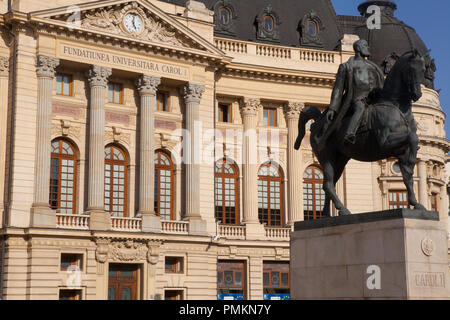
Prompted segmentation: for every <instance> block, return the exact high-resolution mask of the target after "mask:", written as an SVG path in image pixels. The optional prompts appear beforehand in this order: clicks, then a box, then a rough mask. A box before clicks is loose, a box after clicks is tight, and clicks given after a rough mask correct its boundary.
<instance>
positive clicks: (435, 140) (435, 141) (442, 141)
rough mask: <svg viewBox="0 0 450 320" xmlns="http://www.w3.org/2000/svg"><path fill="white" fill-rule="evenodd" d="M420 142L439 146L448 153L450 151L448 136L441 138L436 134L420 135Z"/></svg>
mask: <svg viewBox="0 0 450 320" xmlns="http://www.w3.org/2000/svg"><path fill="white" fill-rule="evenodd" d="M419 142H420V143H423V144H430V145H432V146H437V147H438V148H441V149H443V150H444V151H445V153H448V152H449V151H450V141H449V140H447V139H446V138H439V137H436V136H425V135H419Z"/></svg>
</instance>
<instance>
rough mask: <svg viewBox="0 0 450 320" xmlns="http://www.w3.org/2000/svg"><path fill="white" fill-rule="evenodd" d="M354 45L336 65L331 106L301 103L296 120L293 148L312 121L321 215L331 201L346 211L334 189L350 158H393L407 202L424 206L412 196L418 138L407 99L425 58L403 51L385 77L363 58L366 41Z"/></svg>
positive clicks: (416, 91)
mask: <svg viewBox="0 0 450 320" xmlns="http://www.w3.org/2000/svg"><path fill="white" fill-rule="evenodd" d="M353 48H354V50H355V56H354V57H352V58H350V59H349V61H348V62H346V63H343V64H341V65H340V66H339V70H338V73H337V76H336V82H335V84H334V88H333V91H332V95H331V102H330V106H329V107H328V108H327V109H326V110H325V111H324V112H323V113H321V112H320V110H319V109H318V108H316V107H306V108H304V109H303V110H302V112H301V113H300V117H299V121H298V137H297V140H296V142H295V146H294V148H295V149H296V150H298V149H299V148H300V145H301V142H302V140H303V138H304V136H305V125H306V123H307V122H308V121H310V120H314V123H313V124H312V125H311V138H310V139H311V146H312V149H313V151H314V154H315V155H316V157H317V159H318V160H319V162H320V165H321V166H322V169H323V173H324V180H323V189H324V191H325V195H326V197H325V206H324V209H323V211H324V215H325V216H330V200H331V201H333V204H334V206H335V207H336V209H337V210H338V211H339V215H348V214H350V211H349V210H348V209H347V208H345V206H344V204H343V203H342V202H341V200H340V199H339V197H338V196H337V194H336V189H335V185H336V182H337V181H338V180H339V178H340V177H341V175H342V172H343V171H344V168H345V166H346V164H347V162H348V161H349V160H350V159H355V160H358V161H365V162H372V161H378V160H382V159H387V158H391V157H395V158H397V159H398V163H399V166H400V170H401V173H402V176H403V182H404V183H405V186H406V189H407V191H408V201H409V204H410V205H411V206H413V207H414V208H415V209H421V210H426V209H425V207H424V206H422V205H421V204H420V203H419V202H418V201H417V199H416V196H415V194H414V187H413V173H414V166H415V165H416V160H417V150H418V146H419V139H418V136H417V127H416V122H415V120H414V116H413V113H412V102H415V101H417V100H419V99H420V97H421V96H422V89H421V84H422V83H423V82H424V75H425V60H424V57H422V56H421V55H420V53H419V52H418V51H417V50H412V51H410V52H407V53H405V54H403V56H401V57H400V58H399V59H398V60H397V62H396V63H395V64H394V66H393V67H392V69H391V71H390V73H389V74H388V76H387V77H386V80H384V76H383V72H382V71H381V69H380V68H379V67H378V66H377V65H376V64H375V63H373V62H371V61H370V60H368V59H367V58H368V57H369V56H370V51H369V46H368V44H367V41H365V40H358V41H356V42H355V43H354V44H353ZM383 83H384V84H383Z"/></svg>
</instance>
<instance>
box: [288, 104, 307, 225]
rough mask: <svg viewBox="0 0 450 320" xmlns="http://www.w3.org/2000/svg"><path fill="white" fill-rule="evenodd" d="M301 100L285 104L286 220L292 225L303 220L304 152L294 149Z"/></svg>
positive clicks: (302, 105)
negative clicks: (287, 178) (286, 138)
mask: <svg viewBox="0 0 450 320" xmlns="http://www.w3.org/2000/svg"><path fill="white" fill-rule="evenodd" d="M304 106H305V105H304V104H303V103H301V102H289V103H288V104H287V105H286V106H285V116H286V126H287V129H288V140H287V141H288V143H287V158H288V159H287V165H288V168H287V173H288V177H289V180H288V188H287V200H288V215H287V219H286V222H287V224H288V225H292V224H293V223H294V222H295V221H303V220H304V216H303V196H302V195H303V172H302V153H301V151H300V150H298V151H297V150H295V149H294V144H295V140H296V139H297V135H298V118H299V116H300V112H301V111H302V109H303V108H304Z"/></svg>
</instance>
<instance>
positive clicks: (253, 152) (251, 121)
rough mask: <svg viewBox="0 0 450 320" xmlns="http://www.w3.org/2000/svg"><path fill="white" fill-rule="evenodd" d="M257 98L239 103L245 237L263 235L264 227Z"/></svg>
mask: <svg viewBox="0 0 450 320" xmlns="http://www.w3.org/2000/svg"><path fill="white" fill-rule="evenodd" d="M260 105H261V102H260V100H259V99H252V98H244V100H243V103H242V105H241V116H242V123H243V126H244V128H243V129H244V132H243V141H242V176H243V179H242V180H243V181H242V196H243V198H242V203H243V222H244V223H245V225H246V237H247V239H258V238H263V237H264V227H263V225H262V224H260V222H259V219H258V157H257V155H258V152H257V151H258V149H257V141H258V139H257V132H256V129H257V125H258V110H259V109H260Z"/></svg>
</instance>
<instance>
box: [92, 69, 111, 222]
mask: <svg viewBox="0 0 450 320" xmlns="http://www.w3.org/2000/svg"><path fill="white" fill-rule="evenodd" d="M111 73H112V70H111V68H105V67H100V66H95V65H93V66H91V68H90V69H89V71H88V73H87V77H88V82H89V86H90V108H89V155H88V159H89V172H88V175H89V182H88V207H87V210H88V211H89V213H90V228H91V229H92V230H108V229H110V227H111V219H110V215H109V213H107V212H105V200H104V197H105V101H106V87H107V85H108V78H109V77H110V76H111Z"/></svg>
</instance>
